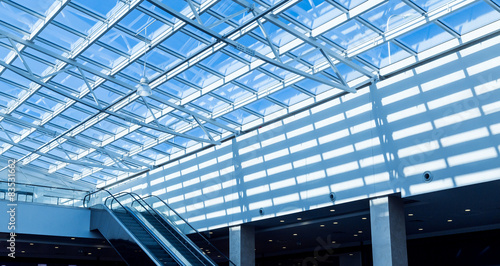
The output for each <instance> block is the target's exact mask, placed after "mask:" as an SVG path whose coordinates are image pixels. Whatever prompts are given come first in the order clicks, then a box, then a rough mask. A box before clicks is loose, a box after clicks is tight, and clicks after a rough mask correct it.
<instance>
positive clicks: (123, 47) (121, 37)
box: [99, 28, 144, 55]
mask: <svg viewBox="0 0 500 266" xmlns="http://www.w3.org/2000/svg"><path fill="white" fill-rule="evenodd" d="M99 40H100V41H101V42H103V43H105V44H107V45H110V46H112V47H113V48H115V49H118V50H120V51H122V52H124V53H127V54H129V55H130V54H132V52H133V51H135V50H137V49H138V48H135V47H136V46H138V44H141V45H140V47H143V46H144V42H142V41H141V40H139V39H138V38H135V37H134V36H131V35H129V34H127V33H125V32H123V31H121V30H118V29H115V28H111V29H110V30H109V31H108V32H107V33H106V34H104V35H103V36H102V37H101V38H100V39H99ZM134 48H135V49H134Z"/></svg>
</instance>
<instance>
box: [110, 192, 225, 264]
mask: <svg viewBox="0 0 500 266" xmlns="http://www.w3.org/2000/svg"><path fill="white" fill-rule="evenodd" d="M127 194H128V195H130V196H131V197H132V198H133V199H134V201H133V202H136V201H137V202H138V203H139V204H140V205H141V206H142V207H143V208H144V209H145V210H146V211H147V212H148V213H149V214H151V215H153V214H152V213H151V212H150V211H149V210H148V209H147V208H146V207H145V206H144V205H143V204H142V203H140V202H139V200H142V201H143V202H144V203H145V204H146V205H147V206H148V207H149V208H151V210H153V211H154V209H153V207H151V205H149V204H148V203H147V202H146V201H144V200H143V199H142V198H141V196H139V195H138V194H136V193H133V192H125V191H124V192H120V193H118V194H116V195H115V196H116V197H115V196H113V199H112V200H111V206H112V204H113V201H114V200H116V201H117V202H118V203H119V204H120V206H122V207H123V205H122V204H121V203H120V202H119V201H118V199H117V198H119V197H123V196H125V195H127ZM136 196H137V198H136ZM108 199H109V198H107V199H106V200H105V201H104V203H105V204H106V202H107V200H108ZM131 206H132V205H131ZM109 209H111V210H112V207H110V208H109ZM125 210H128V208H125ZM155 214H157V213H156V212H155ZM133 215H134V214H133ZM153 217H154V218H155V220H156V221H158V222H159V223H160V224H161V225H162V226H163V228H165V229H166V230H168V231H169V232H171V231H170V229H169V228H168V227H166V226H165V225H164V224H163V223H162V221H160V220H159V219H158V218H157V217H156V216H155V215H153ZM148 232H150V231H149V230H148ZM150 233H151V232H150ZM172 235H173V236H174V237H175V239H177V241H179V243H181V244H182V245H183V246H184V247H185V248H186V249H187V250H188V251H189V252H190V253H191V254H193V255H194V257H195V258H196V259H198V260H199V261H200V262H201V263H203V261H202V260H201V259H200V257H199V256H197V254H194V253H193V251H192V250H191V249H190V248H189V247H188V246H186V244H187V240H186V239H183V240H184V241H182V240H181V239H179V238H178V237H177V236H176V235H175V234H172ZM161 245H163V244H161ZM195 250H196V251H198V252H200V251H199V249H197V248H196V249H195ZM200 253H201V252H200ZM209 261H210V262H212V263H214V265H217V264H216V263H215V262H213V261H211V259H209Z"/></svg>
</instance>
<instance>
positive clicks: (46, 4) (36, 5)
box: [11, 0, 60, 15]
mask: <svg viewBox="0 0 500 266" xmlns="http://www.w3.org/2000/svg"><path fill="white" fill-rule="evenodd" d="M11 1H13V2H16V3H17V4H19V5H21V6H24V7H28V8H29V9H31V10H33V11H35V12H37V13H38V14H41V15H46V14H47V13H48V12H49V11H50V10H51V9H52V8H55V7H56V6H59V5H60V4H59V3H57V1H56V2H51V1H33V0H11Z"/></svg>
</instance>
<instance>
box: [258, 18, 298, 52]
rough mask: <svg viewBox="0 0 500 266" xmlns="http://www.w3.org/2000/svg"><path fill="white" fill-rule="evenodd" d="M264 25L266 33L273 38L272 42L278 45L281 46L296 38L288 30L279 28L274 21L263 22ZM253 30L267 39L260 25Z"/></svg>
mask: <svg viewBox="0 0 500 266" xmlns="http://www.w3.org/2000/svg"><path fill="white" fill-rule="evenodd" d="M262 26H263V27H264V30H265V31H266V34H267V36H268V37H269V39H271V42H272V43H273V44H274V45H276V46H278V47H281V46H283V45H285V44H287V43H289V42H291V41H293V40H294V39H295V37H294V36H293V35H291V34H290V33H288V32H286V31H285V30H283V29H282V28H279V27H278V26H276V25H274V24H273V23H270V22H264V23H262ZM252 32H253V33H255V34H257V35H258V36H260V37H261V38H263V39H266V37H265V36H264V34H263V33H262V30H261V29H260V27H257V28H255V29H254V30H253V31H252ZM266 44H267V43H266Z"/></svg>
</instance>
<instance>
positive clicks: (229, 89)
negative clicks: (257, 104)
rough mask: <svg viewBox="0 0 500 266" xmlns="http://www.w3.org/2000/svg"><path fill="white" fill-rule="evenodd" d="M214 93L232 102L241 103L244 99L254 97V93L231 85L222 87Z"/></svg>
mask: <svg viewBox="0 0 500 266" xmlns="http://www.w3.org/2000/svg"><path fill="white" fill-rule="evenodd" d="M214 93H215V94H217V95H219V96H221V97H224V98H225V99H228V100H230V101H232V102H236V101H239V100H241V99H242V98H245V97H247V96H249V95H252V93H250V92H249V91H247V90H244V89H242V88H240V87H238V86H236V85H234V84H231V83H230V84H227V85H224V86H222V87H220V88H219V89H217V90H215V91H214Z"/></svg>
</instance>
